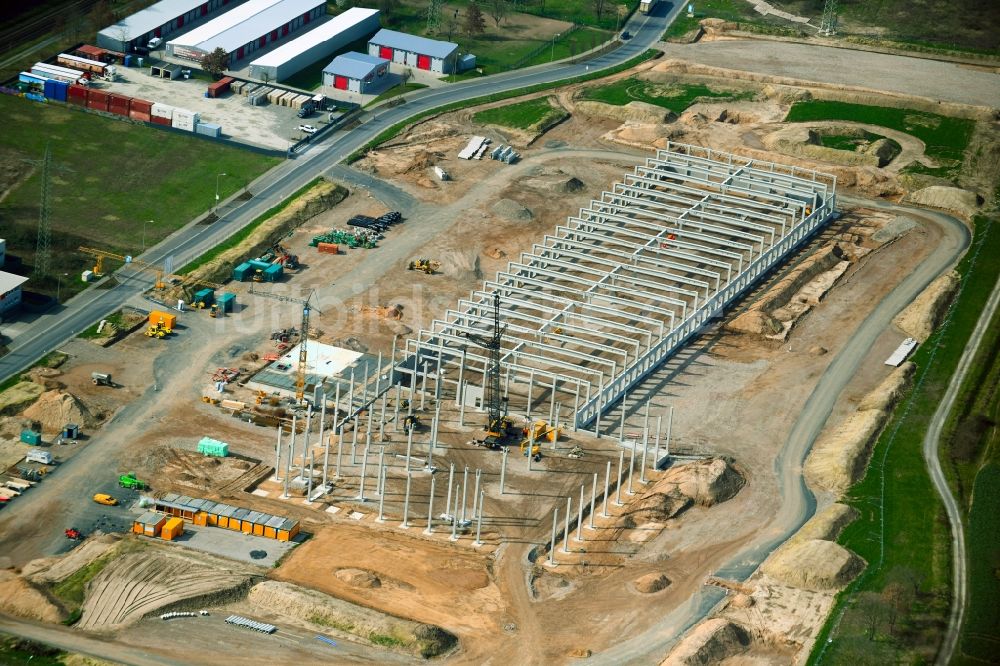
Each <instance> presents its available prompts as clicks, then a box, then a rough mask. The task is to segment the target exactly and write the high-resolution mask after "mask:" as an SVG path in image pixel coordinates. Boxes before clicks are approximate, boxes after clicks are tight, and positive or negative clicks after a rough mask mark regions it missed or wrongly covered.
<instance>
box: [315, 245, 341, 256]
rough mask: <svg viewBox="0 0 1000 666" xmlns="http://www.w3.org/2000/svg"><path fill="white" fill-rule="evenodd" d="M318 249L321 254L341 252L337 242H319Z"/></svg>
mask: <svg viewBox="0 0 1000 666" xmlns="http://www.w3.org/2000/svg"><path fill="white" fill-rule="evenodd" d="M316 249H317V250H319V253H320V254H340V246H339V245H337V244H336V243H319V244H318V245H316Z"/></svg>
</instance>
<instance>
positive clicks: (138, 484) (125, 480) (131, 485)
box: [118, 472, 146, 490]
mask: <svg viewBox="0 0 1000 666" xmlns="http://www.w3.org/2000/svg"><path fill="white" fill-rule="evenodd" d="M118 485H119V486H121V487H122V488H128V489H129V490H145V489H146V482H145V481H140V480H139V479H137V478H136V477H135V472H129V473H128V474H122V475H121V476H119V477H118Z"/></svg>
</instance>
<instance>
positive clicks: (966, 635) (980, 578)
mask: <svg viewBox="0 0 1000 666" xmlns="http://www.w3.org/2000/svg"><path fill="white" fill-rule="evenodd" d="M995 404H996V403H995ZM993 432H994V437H993V442H992V446H993V451H994V452H996V451H997V448H998V447H997V441H996V436H995V433H996V428H995V427H994V429H993ZM992 457H993V460H991V461H990V462H989V463H987V464H986V465H985V466H984V467H983V468H982V469H981V470H980V472H979V474H978V476H977V477H976V482H975V490H974V496H975V498H976V500H975V503H974V504H973V505H972V510H971V511H970V512H969V520H968V524H967V530H966V535H965V540H966V548H967V553H968V556H969V567H968V573H969V581H968V582H969V586H968V589H969V605H968V607H967V608H966V611H965V624H964V625H963V626H962V639H961V641H960V643H959V648H960V651H961V655H960V656H959V658H958V659H956V662H958V663H963V664H976V663H979V664H989V663H996V662H995V659H996V655H997V654H1000V633H998V628H1000V576H998V572H1000V530H997V517H998V516H1000V461H998V459H1000V454H998V453H994V454H993V456H992Z"/></svg>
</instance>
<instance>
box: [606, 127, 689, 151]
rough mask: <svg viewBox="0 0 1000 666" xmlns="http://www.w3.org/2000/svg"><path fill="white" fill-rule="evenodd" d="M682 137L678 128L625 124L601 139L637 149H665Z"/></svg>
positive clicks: (682, 134) (680, 129) (681, 129)
mask: <svg viewBox="0 0 1000 666" xmlns="http://www.w3.org/2000/svg"><path fill="white" fill-rule="evenodd" d="M684 135H685V131H684V129H683V128H682V127H678V126H672V125H661V124H659V123H657V124H649V123H635V122H626V123H624V124H622V125H621V126H619V127H617V128H615V129H613V130H611V131H610V132H608V133H607V134H605V135H604V136H603V137H601V138H602V139H606V140H608V141H614V142H617V143H622V144H625V145H626V146H635V147H638V148H648V147H649V146H653V147H654V148H665V147H666V145H667V142H669V141H671V140H675V139H680V138H683V137H684Z"/></svg>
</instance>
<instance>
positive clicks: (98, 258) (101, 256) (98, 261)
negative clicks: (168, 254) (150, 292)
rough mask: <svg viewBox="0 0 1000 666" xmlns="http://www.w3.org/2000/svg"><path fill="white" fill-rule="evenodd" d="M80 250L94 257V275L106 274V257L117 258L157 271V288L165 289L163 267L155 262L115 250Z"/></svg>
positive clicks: (89, 248) (86, 248)
mask: <svg viewBox="0 0 1000 666" xmlns="http://www.w3.org/2000/svg"><path fill="white" fill-rule="evenodd" d="M77 250H79V251H80V252H83V253H84V254H89V255H90V256H92V257H94V275H95V276H96V277H102V276H103V275H104V260H105V259H116V260H118V261H120V262H122V263H124V264H128V265H131V266H138V267H139V268H141V269H143V270H152V271H155V272H156V288H157V289H163V286H164V284H163V268H162V267H160V266H157V265H155V264H150V263H147V262H145V261H142V260H140V259H135V258H133V257H130V256H125V255H121V254H116V253H114V252H108V251H107V250H98V249H96V248H92V247H79V248H77Z"/></svg>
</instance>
